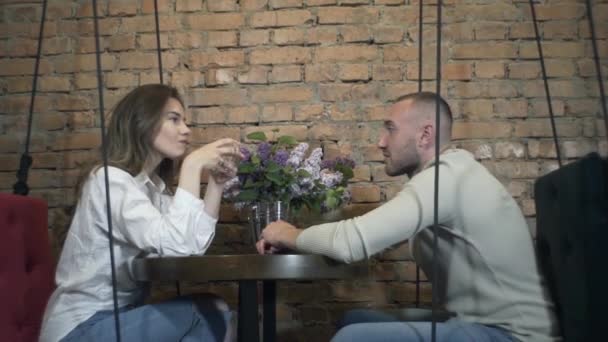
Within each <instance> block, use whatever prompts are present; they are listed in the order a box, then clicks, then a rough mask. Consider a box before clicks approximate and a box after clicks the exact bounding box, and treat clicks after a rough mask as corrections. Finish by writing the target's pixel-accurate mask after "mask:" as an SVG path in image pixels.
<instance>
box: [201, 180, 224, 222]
mask: <svg viewBox="0 0 608 342" xmlns="http://www.w3.org/2000/svg"><path fill="white" fill-rule="evenodd" d="M223 191H224V186H223V185H222V184H217V183H216V182H215V180H214V179H213V177H209V182H208V183H207V190H206V191H205V199H204V200H203V201H204V202H205V211H206V212H207V214H209V216H211V217H213V218H218V216H219V212H220V203H221V202H222V192H223Z"/></svg>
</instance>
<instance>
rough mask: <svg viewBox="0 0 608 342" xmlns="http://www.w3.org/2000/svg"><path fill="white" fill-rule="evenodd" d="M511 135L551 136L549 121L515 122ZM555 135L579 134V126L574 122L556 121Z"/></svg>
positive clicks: (572, 135) (569, 135) (570, 135)
mask: <svg viewBox="0 0 608 342" xmlns="http://www.w3.org/2000/svg"><path fill="white" fill-rule="evenodd" d="M514 127H515V129H514V131H513V136H516V137H551V136H553V133H552V130H551V123H550V122H549V120H526V121H521V122H515V126H514ZM556 130H557V135H558V136H560V137H576V136H579V135H580V134H581V127H580V125H578V124H577V123H576V122H569V121H558V122H556Z"/></svg>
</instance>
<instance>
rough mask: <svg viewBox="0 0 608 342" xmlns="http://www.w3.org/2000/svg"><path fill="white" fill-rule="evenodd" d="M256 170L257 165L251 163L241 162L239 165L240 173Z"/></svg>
mask: <svg viewBox="0 0 608 342" xmlns="http://www.w3.org/2000/svg"><path fill="white" fill-rule="evenodd" d="M254 171H255V166H253V165H251V164H241V165H239V170H238V173H243V174H249V173H252V172H254Z"/></svg>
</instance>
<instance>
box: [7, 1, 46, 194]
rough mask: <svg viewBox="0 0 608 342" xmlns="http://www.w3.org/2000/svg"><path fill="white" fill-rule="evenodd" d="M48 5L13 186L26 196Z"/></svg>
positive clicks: (40, 34)
mask: <svg viewBox="0 0 608 342" xmlns="http://www.w3.org/2000/svg"><path fill="white" fill-rule="evenodd" d="M46 3H47V1H46V0H44V1H43V2H42V17H41V18H40V32H39V33H38V50H37V51H36V62H35V63H34V77H33V80H32V97H31V98H30V111H29V115H28V118H27V136H26V138H25V151H24V152H23V154H22V155H21V160H20V162H19V170H17V182H16V183H15V184H14V185H13V193H14V194H17V195H23V196H26V195H27V194H28V193H29V192H30V188H29V186H28V185H27V177H28V174H29V172H30V167H31V166H32V157H31V156H30V153H29V152H30V140H31V137H32V117H33V116H34V103H35V101H36V88H38V69H39V67H40V56H41V55H42V37H43V36H44V22H45V20H46Z"/></svg>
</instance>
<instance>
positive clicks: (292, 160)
mask: <svg viewBox="0 0 608 342" xmlns="http://www.w3.org/2000/svg"><path fill="white" fill-rule="evenodd" d="M307 150H308V144H307V143H299V144H298V146H296V147H295V148H294V149H293V151H291V154H290V155H289V159H288V160H287V165H289V166H291V167H298V166H300V163H302V160H303V159H304V153H306V151H307Z"/></svg>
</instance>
